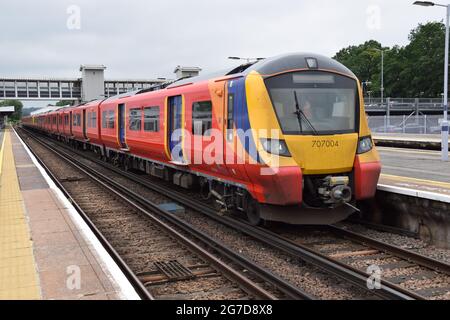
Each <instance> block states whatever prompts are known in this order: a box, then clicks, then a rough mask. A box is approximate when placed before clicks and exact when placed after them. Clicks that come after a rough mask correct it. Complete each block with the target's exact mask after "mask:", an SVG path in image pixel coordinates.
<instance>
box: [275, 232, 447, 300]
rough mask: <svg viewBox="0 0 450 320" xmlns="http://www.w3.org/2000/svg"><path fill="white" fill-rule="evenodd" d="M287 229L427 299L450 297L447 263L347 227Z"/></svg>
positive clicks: (285, 234)
mask: <svg viewBox="0 0 450 320" xmlns="http://www.w3.org/2000/svg"><path fill="white" fill-rule="evenodd" d="M286 229H289V228H286V227H284V228H279V229H278V230H277V234H279V235H280V236H282V237H284V238H287V239H290V240H291V241H293V242H294V243H299V244H301V245H304V246H306V247H308V248H310V249H311V250H313V251H315V252H318V253H320V254H323V255H324V256H327V257H329V258H332V259H335V260H338V261H340V262H341V263H344V264H346V265H349V266H352V267H353V268H356V269H360V270H367V269H368V268H372V270H378V271H379V272H380V275H382V277H383V278H384V279H385V280H386V281H388V282H390V283H393V284H396V285H399V286H401V287H402V288H405V289H408V290H411V291H413V292H414V293H415V294H416V295H418V296H420V297H422V298H424V299H433V300H438V299H441V300H444V299H445V300H448V299H450V265H449V264H447V263H444V262H442V261H438V260H435V259H432V258H429V257H426V256H423V255H421V254H418V253H415V252H412V251H410V250H405V249H402V248H400V247H398V246H395V245H391V244H387V243H384V242H381V241H378V240H375V239H372V238H369V237H366V236H363V235H361V234H358V233H355V232H352V231H349V230H347V229H345V228H343V227H338V226H325V227H323V228H314V230H312V229H311V228H302V229H299V228H291V231H287V230H286ZM300 230H301V233H300V232H299V231H300ZM299 234H301V236H299Z"/></svg>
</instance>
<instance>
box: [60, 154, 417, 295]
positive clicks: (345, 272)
mask: <svg viewBox="0 0 450 320" xmlns="http://www.w3.org/2000/svg"><path fill="white" fill-rule="evenodd" d="M64 147H65V148H67V149H69V147H67V146H64ZM70 151H71V152H74V153H76V154H78V155H80V156H82V157H84V158H87V159H88V160H90V161H93V162H95V163H97V164H99V165H102V166H104V167H107V168H108V169H110V170H112V171H114V172H116V173H118V174H120V175H122V176H124V177H126V178H128V179H130V180H132V181H134V182H137V183H139V184H141V185H143V186H145V187H147V188H149V189H151V190H153V191H155V192H158V193H160V194H162V195H164V196H166V197H169V198H171V199H172V200H174V201H177V202H179V203H181V204H183V205H186V206H188V207H189V208H191V209H193V210H196V211H198V212H201V213H202V214H205V215H206V216H208V217H209V218H211V219H213V220H215V221H217V222H219V223H221V224H224V225H226V226H228V227H231V228H233V229H236V230H238V231H240V232H242V233H243V234H246V235H248V236H250V237H252V238H255V239H257V240H259V241H261V242H263V243H265V244H267V245H269V246H271V247H273V248H276V249H279V250H281V251H284V252H286V253H288V254H290V255H293V256H295V257H296V258H299V259H301V260H304V261H306V262H308V263H310V264H312V265H314V266H316V267H318V268H320V269H322V270H325V271H327V272H329V273H331V274H333V275H335V276H337V277H339V278H341V279H344V280H346V281H349V282H351V283H352V284H354V285H356V286H358V287H360V288H361V289H363V290H369V289H368V288H367V279H368V277H369V275H368V274H366V273H365V272H363V271H361V270H358V269H356V268H353V267H351V266H348V265H346V264H344V263H342V262H340V261H337V260H335V259H332V258H329V257H327V256H326V255H323V254H321V253H319V252H317V251H315V250H312V249H311V248H308V247H307V246H304V245H301V244H297V243H294V242H293V241H290V240H288V239H285V238H283V237H281V236H279V235H277V234H275V233H273V232H271V231H268V230H266V229H263V228H260V227H254V226H251V225H249V224H247V223H245V222H242V221H239V220H236V219H232V218H229V217H225V216H219V215H217V212H216V210H214V209H213V208H211V207H210V206H208V205H205V204H203V203H200V202H199V201H197V200H194V199H192V198H190V197H188V196H187V195H186V194H183V193H181V192H179V191H176V190H173V189H169V188H167V187H165V186H162V185H161V184H156V183H153V182H151V181H149V180H148V179H143V178H142V177H139V176H137V175H135V174H133V173H130V172H124V171H123V170H121V169H119V168H117V167H115V166H113V165H110V164H108V163H105V162H104V161H101V160H99V159H93V158H92V157H89V156H86V154H85V153H83V152H79V151H76V150H73V149H70ZM108 179H109V178H108ZM109 180H110V182H111V183H114V184H116V182H114V181H113V180H111V179H109ZM127 191H128V190H127ZM143 200H144V201H145V199H143ZM165 214H166V215H167V217H172V218H174V216H173V215H172V214H171V213H165ZM371 293H373V294H374V295H377V296H379V297H381V298H384V299H396V300H423V299H424V297H422V296H420V295H417V294H415V293H414V292H411V291H410V290H407V289H404V288H402V287H400V286H398V285H396V284H394V283H390V282H388V281H385V280H381V289H379V290H371Z"/></svg>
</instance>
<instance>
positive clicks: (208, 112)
mask: <svg viewBox="0 0 450 320" xmlns="http://www.w3.org/2000/svg"><path fill="white" fill-rule="evenodd" d="M211 128H212V103H211V101H202V102H194V104H193V105H192V133H193V134H194V135H198V136H210V135H211V132H209V130H210V129H211Z"/></svg>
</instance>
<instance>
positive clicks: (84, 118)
mask: <svg viewBox="0 0 450 320" xmlns="http://www.w3.org/2000/svg"><path fill="white" fill-rule="evenodd" d="M83 137H84V138H85V139H87V132H86V109H83Z"/></svg>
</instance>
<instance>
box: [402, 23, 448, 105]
mask: <svg viewBox="0 0 450 320" xmlns="http://www.w3.org/2000/svg"><path fill="white" fill-rule="evenodd" d="M409 40H410V43H409V44H408V45H407V46H406V47H405V49H404V50H405V52H404V55H405V59H406V65H405V70H404V72H403V75H404V76H405V77H406V78H407V79H408V83H409V86H408V87H407V88H406V89H405V92H404V93H405V94H408V96H416V97H417V96H420V95H421V92H423V96H426V97H440V96H441V93H442V91H443V83H444V72H443V69H444V45H445V26H444V24H443V23H441V22H429V23H427V24H420V25H419V26H418V27H417V28H416V29H414V30H412V31H411V33H410V35H409Z"/></svg>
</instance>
